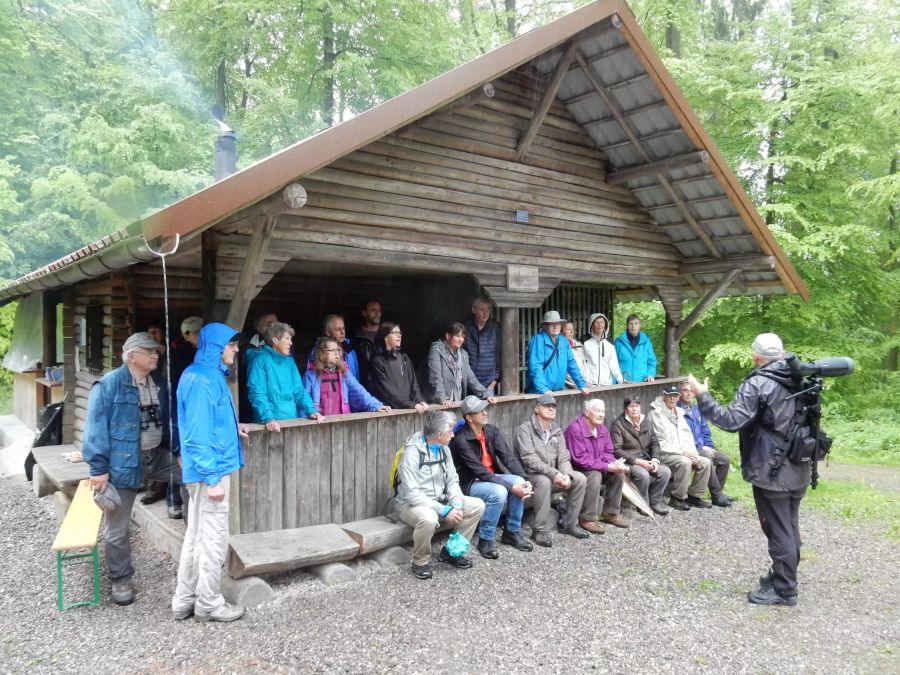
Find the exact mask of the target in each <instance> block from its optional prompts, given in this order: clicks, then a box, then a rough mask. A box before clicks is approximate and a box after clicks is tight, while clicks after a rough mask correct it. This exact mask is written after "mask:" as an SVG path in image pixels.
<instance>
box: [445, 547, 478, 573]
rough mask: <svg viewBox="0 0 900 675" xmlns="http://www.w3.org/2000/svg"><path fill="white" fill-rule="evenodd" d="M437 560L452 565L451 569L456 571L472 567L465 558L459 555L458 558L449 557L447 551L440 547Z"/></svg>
mask: <svg viewBox="0 0 900 675" xmlns="http://www.w3.org/2000/svg"><path fill="white" fill-rule="evenodd" d="M438 560H440V561H441V562H442V563H448V564H450V565H453V567H455V568H456V569H458V570H467V569H469V568H470V567H471V566H472V561H471V560H469V559H468V558H467V557H465V556H463V555H459V556H455V557H454V556H452V555H450V553H448V551H447V547H446V546H443V547H441V553H440V555H439V556H438Z"/></svg>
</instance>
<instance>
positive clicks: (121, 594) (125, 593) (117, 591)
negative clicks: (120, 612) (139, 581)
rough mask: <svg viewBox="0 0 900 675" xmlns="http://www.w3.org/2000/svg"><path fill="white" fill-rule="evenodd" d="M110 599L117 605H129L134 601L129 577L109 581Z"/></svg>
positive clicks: (132, 587)
mask: <svg viewBox="0 0 900 675" xmlns="http://www.w3.org/2000/svg"><path fill="white" fill-rule="evenodd" d="M110 590H111V593H110V595H111V596H112V601H113V602H114V603H116V604H117V605H130V604H131V603H132V602H134V586H132V585H131V579H118V580H116V581H113V582H112V583H111V589H110Z"/></svg>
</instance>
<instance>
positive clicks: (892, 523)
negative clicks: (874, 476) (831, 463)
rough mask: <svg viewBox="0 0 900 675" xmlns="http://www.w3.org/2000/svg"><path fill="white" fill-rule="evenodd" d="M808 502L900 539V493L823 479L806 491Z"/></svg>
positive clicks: (861, 484)
mask: <svg viewBox="0 0 900 675" xmlns="http://www.w3.org/2000/svg"><path fill="white" fill-rule="evenodd" d="M803 503H804V504H805V505H808V506H811V507H813V508H816V509H819V510H821V511H824V512H826V513H828V514H829V515H831V516H834V517H835V518H838V519H840V520H843V521H844V522H847V523H852V522H864V523H868V524H870V525H872V526H873V527H875V529H876V530H878V532H879V533H880V534H883V535H885V536H886V537H888V538H889V539H893V540H894V541H900V493H897V492H888V491H886V490H875V489H873V488H870V487H868V486H867V485H865V484H863V483H845V482H842V481H833V480H821V481H819V487H818V489H816V490H809V491H807V493H806V499H804V500H803Z"/></svg>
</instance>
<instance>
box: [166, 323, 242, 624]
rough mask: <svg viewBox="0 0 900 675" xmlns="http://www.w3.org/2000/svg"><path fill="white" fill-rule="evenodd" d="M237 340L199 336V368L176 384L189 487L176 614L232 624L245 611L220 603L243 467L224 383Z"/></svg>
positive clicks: (211, 332) (217, 326)
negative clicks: (235, 489)
mask: <svg viewBox="0 0 900 675" xmlns="http://www.w3.org/2000/svg"><path fill="white" fill-rule="evenodd" d="M239 340H240V335H239V334H238V333H237V332H236V331H235V330H234V329H233V328H231V327H229V326H226V325H225V324H221V323H210V324H207V325H206V326H204V327H203V329H202V330H201V331H200V340H199V343H198V346H197V355H196V356H195V357H194V363H193V364H192V365H191V366H189V367H188V368H187V370H185V371H184V375H182V377H181V382H180V383H179V385H178V420H179V422H180V427H179V429H180V432H181V458H182V463H183V473H184V483H185V485H186V486H187V489H188V493H189V494H190V500H189V501H188V504H189V506H188V508H189V513H188V519H187V520H188V527H187V532H186V533H185V535H184V543H182V545H181V560H180V561H179V564H178V582H177V585H176V587H175V596H174V597H173V598H172V614H173V615H174V617H175V619H178V620H183V619H187V618H189V617H191V616H195V617H196V618H197V619H198V620H200V621H220V622H227V621H234V620H236V619H240V618H241V617H242V616H243V615H244V608H243V607H241V606H240V605H229V604H228V603H227V602H225V598H224V597H222V592H221V582H222V564H223V563H224V562H225V554H226V553H227V552H228V496H229V494H228V493H229V488H230V476H231V474H232V473H234V472H235V471H237V470H238V469H240V468H241V467H242V466H243V465H244V455H243V451H242V449H241V440H240V437H241V436H247V428H246V426H245V425H243V424H238V421H237V412H236V411H235V409H234V403H233V400H232V398H231V392H230V391H229V390H228V384H227V382H226V380H225V377H226V375H227V374H228V366H230V365H232V364H233V363H234V357H235V355H236V354H237V353H238V341H239Z"/></svg>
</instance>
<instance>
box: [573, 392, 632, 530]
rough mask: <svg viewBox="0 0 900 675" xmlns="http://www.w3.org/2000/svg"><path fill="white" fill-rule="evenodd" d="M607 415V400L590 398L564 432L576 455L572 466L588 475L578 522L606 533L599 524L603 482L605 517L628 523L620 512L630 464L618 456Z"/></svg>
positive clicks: (620, 524)
mask: <svg viewBox="0 0 900 675" xmlns="http://www.w3.org/2000/svg"><path fill="white" fill-rule="evenodd" d="M604 419H606V404H605V403H604V402H603V401H601V400H600V399H598V398H594V399H590V400H588V401H585V402H584V409H583V413H582V415H580V416H579V417H577V418H576V419H575V420H574V421H573V422H572V423H571V424H570V425H569V426H567V427H566V431H565V434H564V435H565V437H566V445H567V446H568V447H569V454H571V456H572V466H574V467H575V468H576V469H578V470H579V471H582V472H583V473H584V475H585V477H586V478H587V491H586V493H585V499H584V506H583V507H582V509H581V513H580V514H579V515H578V524H579V525H581V527H583V528H584V529H585V530H587V531H588V532H593V533H594V534H603V528H602V527H600V526H599V525H597V508H598V505H599V501H600V487H601V486H602V485H606V493H605V494H604V498H603V514H602V516H601V518H602V519H603V520H604V521H605V522H607V523H609V524H610V525H614V526H616V527H628V521H626V520H625V519H624V518H623V517H622V516H621V515H620V513H619V509H620V507H621V504H622V487H623V486H624V484H625V480H624V478H625V475H626V474H627V473H628V467H627V466H626V465H625V461H624V460H622V459H616V458H615V455H614V454H613V444H612V440H611V439H610V437H609V431H608V430H607V428H606V427H605V426H604V425H603V420H604ZM572 515H575V514H574V513H573V514H572Z"/></svg>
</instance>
